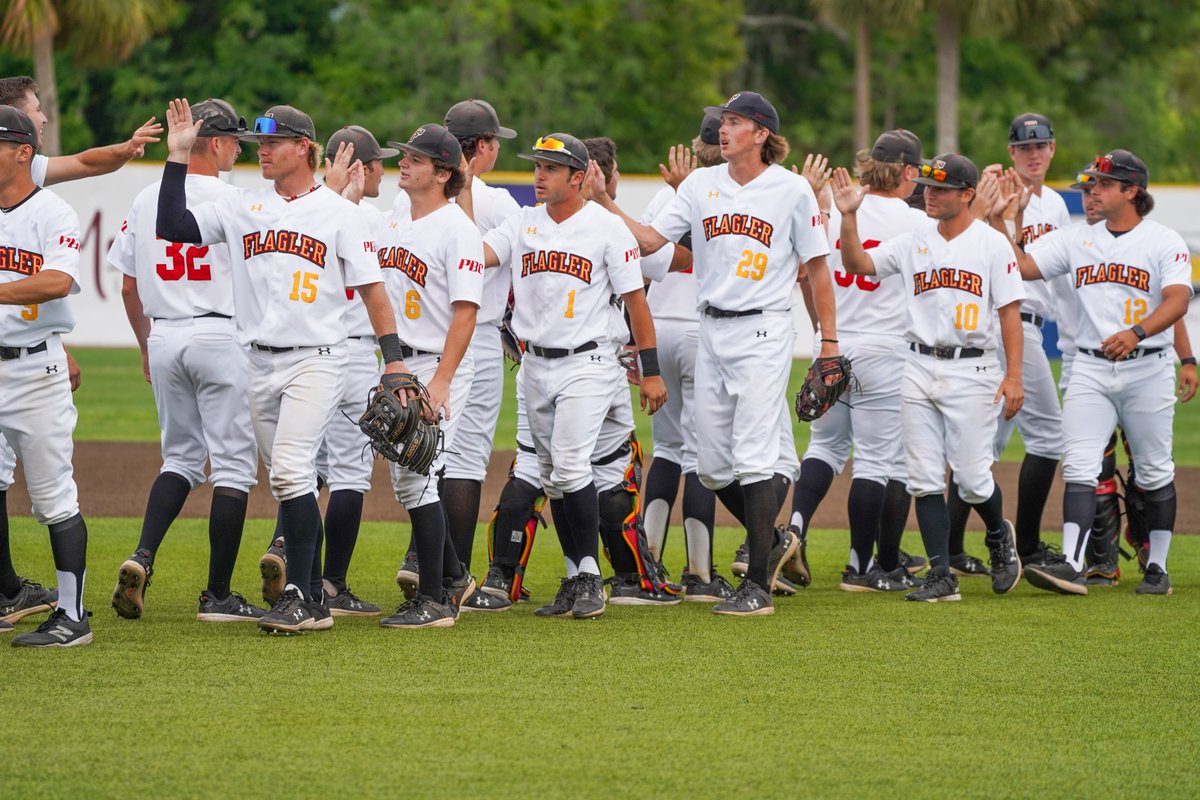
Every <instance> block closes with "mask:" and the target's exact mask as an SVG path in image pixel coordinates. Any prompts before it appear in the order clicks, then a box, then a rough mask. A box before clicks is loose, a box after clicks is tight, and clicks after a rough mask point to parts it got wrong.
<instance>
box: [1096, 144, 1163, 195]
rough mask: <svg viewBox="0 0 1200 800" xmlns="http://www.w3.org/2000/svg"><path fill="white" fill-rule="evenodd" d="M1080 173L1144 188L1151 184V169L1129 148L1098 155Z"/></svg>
mask: <svg viewBox="0 0 1200 800" xmlns="http://www.w3.org/2000/svg"><path fill="white" fill-rule="evenodd" d="M1079 174H1080V175H1087V176H1090V177H1092V178H1112V179H1114V180H1118V181H1124V182H1125V183H1132V184H1133V185H1135V186H1141V187H1142V188H1143V189H1145V188H1146V187H1147V186H1149V185H1150V170H1148V169H1146V164H1145V162H1144V161H1142V160H1141V159H1140V158H1138V157H1137V156H1135V155H1134V154H1133V153H1131V152H1129V151H1128V150H1113V151H1112V152H1110V153H1106V154H1105V155H1102V156H1096V160H1095V161H1093V162H1092V165H1091V166H1090V167H1089V168H1088V169H1085V170H1084V171H1083V172H1081V173H1079Z"/></svg>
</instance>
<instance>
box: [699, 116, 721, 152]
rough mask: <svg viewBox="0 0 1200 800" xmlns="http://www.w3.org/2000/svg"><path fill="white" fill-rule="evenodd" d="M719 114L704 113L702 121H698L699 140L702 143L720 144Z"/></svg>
mask: <svg viewBox="0 0 1200 800" xmlns="http://www.w3.org/2000/svg"><path fill="white" fill-rule="evenodd" d="M720 133H721V115H720V114H713V113H711V112H709V113H706V114H705V115H704V121H703V122H701V123H700V141H701V142H703V143H704V144H720V143H721V136H720Z"/></svg>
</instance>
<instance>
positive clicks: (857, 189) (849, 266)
mask: <svg viewBox="0 0 1200 800" xmlns="http://www.w3.org/2000/svg"><path fill="white" fill-rule="evenodd" d="M829 182H830V184H831V185H832V186H833V202H834V204H835V205H836V206H837V210H838V211H840V212H841V214H842V227H841V230H840V231H839V232H838V238H839V239H840V240H841V243H842V267H843V268H844V269H845V270H846V272H848V273H850V274H852V275H874V274H875V262H874V261H872V260H871V256H870V255H869V254H868V253H867V251H866V250H864V249H863V246H862V238H861V237H859V235H858V209H859V207H861V206H862V202H863V198H864V197H866V196H867V192H868V191H870V189H871V187H870V186H867V185H862V186H855V185H854V182H853V181H852V180H850V173H849V172H847V171H846V168H845V167H838V168H837V169H835V170H834V171H833V176H832V177H831V178H830V180H829Z"/></svg>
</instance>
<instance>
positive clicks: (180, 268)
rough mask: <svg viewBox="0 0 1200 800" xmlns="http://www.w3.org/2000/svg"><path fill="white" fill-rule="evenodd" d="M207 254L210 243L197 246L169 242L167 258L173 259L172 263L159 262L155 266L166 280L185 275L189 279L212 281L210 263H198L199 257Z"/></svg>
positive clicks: (178, 278)
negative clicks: (185, 248)
mask: <svg viewBox="0 0 1200 800" xmlns="http://www.w3.org/2000/svg"><path fill="white" fill-rule="evenodd" d="M184 247H187V250H184ZM206 255H208V245H205V246H204V247H196V246H195V245H190V244H189V245H183V244H180V243H179V242H169V243H168V244H167V258H169V259H171V263H170V264H157V265H155V267H154V268H155V270H157V272H158V277H160V278H162V279H163V280H164V281H177V280H180V279H182V278H183V277H184V276H186V277H187V279H188V280H189V281H211V280H212V267H211V266H209V265H208V264H197V263H196V260H197V259H200V258H204V257H205V256H206Z"/></svg>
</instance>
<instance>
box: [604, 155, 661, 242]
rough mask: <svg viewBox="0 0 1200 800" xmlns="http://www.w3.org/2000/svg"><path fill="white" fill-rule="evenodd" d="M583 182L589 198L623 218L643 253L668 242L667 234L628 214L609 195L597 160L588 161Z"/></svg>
mask: <svg viewBox="0 0 1200 800" xmlns="http://www.w3.org/2000/svg"><path fill="white" fill-rule="evenodd" d="M583 183H584V186H585V187H586V194H587V197H588V199H589V200H591V201H592V202H594V203H597V204H599V205H600V206H601V207H602V208H604V210H605V211H609V212H611V213H613V214H616V215H617V216H618V217H620V218H621V221H622V222H624V223H625V227H627V228H629V232H630V233H632V234H633V238H634V239H637V243H638V247H639V248H640V249H641V251H642V255H649V254H651V253H656V252H658V250H659V249H660V248H661V247H663V246H664V245H665V244H666V243H667V239H666V237H665V236H663V235H662V234H661V233H659V232H658V231H656V230H654V228H651V227H650V226H649V225H643V224H642V223H640V222H638V221H637V220H635V219H634V218H633V217H631V216H629V215H628V214H626V213H625V212H624V211H622V210H621V207H620V206H618V205H617V204H616V202H615V201H614V200H613V199H612V198H611V197H609V196H608V192H607V191H605V189H604V173H603V172H601V171H600V165H599V164H597V163H596V162H595V161H589V162H588V169H587V175H586V176H585V177H584V180H583Z"/></svg>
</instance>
